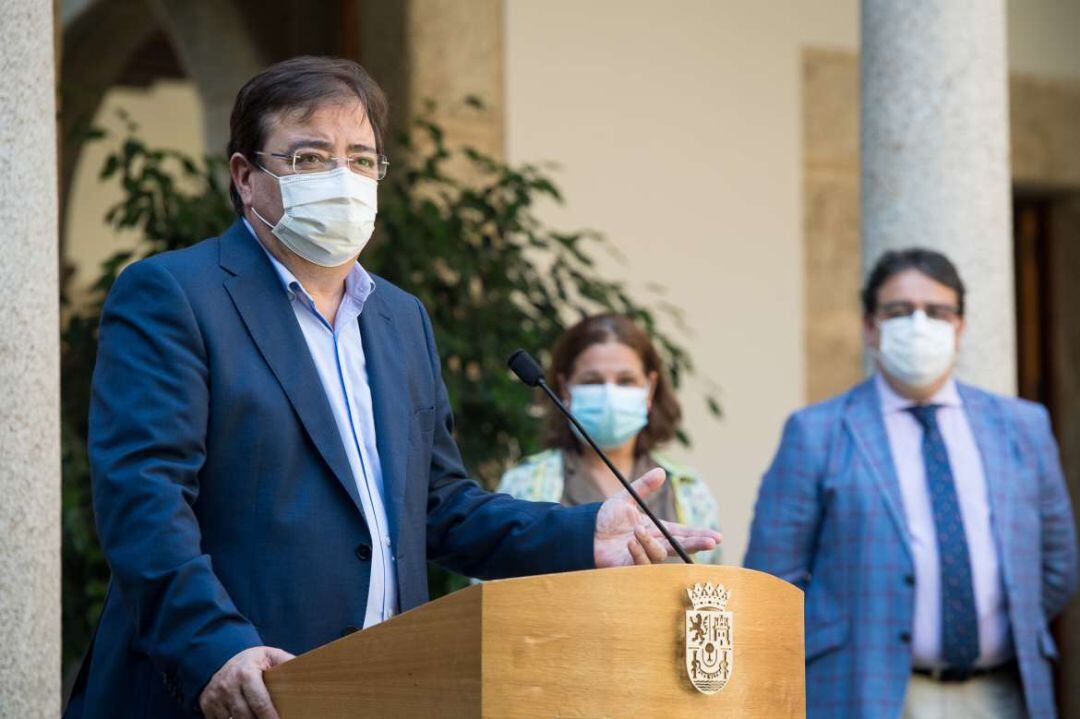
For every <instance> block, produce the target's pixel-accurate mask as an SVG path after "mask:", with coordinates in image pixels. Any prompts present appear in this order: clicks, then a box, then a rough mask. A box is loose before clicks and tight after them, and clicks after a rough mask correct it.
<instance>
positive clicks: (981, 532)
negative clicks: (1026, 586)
mask: <svg viewBox="0 0 1080 719" xmlns="http://www.w3.org/2000/svg"><path fill="white" fill-rule="evenodd" d="M875 383H876V384H877V391H878V395H879V397H880V398H881V410H882V414H883V417H884V420H885V430H886V432H887V434H888V436H889V448H890V449H891V450H892V456H893V462H894V464H895V466H896V474H897V479H898V480H899V482H900V492H901V495H902V496H903V498H904V512H905V514H906V515H907V521H908V529H909V531H910V532H911V552H912V555H913V556H914V558H915V617H914V626H913V627H912V633H911V634H912V636H911V649H912V661H913V663H914V665H915V666H917V667H922V668H926V669H936V668H940V667H943V666H944V662H943V660H942V653H941V570H940V562H939V559H938V545H937V532H936V530H935V528H934V512H933V507H932V503H931V500H930V491H929V489H928V487H927V485H926V470H925V467H924V466H923V455H922V427H920V426H919V423H918V421H917V420H916V419H915V417H913V416H912V414H911V412H909V411H907V409H908V408H909V407H912V406H914V405H915V402H913V401H911V400H909V399H906V398H904V397H901V396H900V395H899V394H897V393H896V392H895V391H894V390H893V389H892V387H890V386H889V384H888V382H886V381H885V380H884V379H883V378H882V377H881V375H880V374H879V375H877V377H876V379H875ZM928 404H936V405H941V407H940V409H938V412H937V421H938V427H939V428H940V429H941V436H942V438H943V439H944V440H945V448H946V451H947V452H948V454H949V465H950V467H951V469H952V474H953V481H954V482H955V483H956V495H957V499H958V500H959V502H960V514H961V515H962V516H963V518H964V534H965V535H966V537H967V544H968V551H969V553H970V557H971V581H972V589H973V590H974V592H975V609H976V611H977V612H978V618H979V648H980V652H979V658H978V660H977V661H976V666H980V667H992V666H996V665H998V664H1002V663H1004V662H1006V661H1008V660H1009V659H1011V658H1012V656H1013V646H1012V639H1011V634H1010V626H1009V614H1008V607H1007V605H1006V603H1005V589H1004V586H1003V584H1002V578H1001V566H1000V562H999V561H998V554H997V547H996V546H995V544H994V531H993V519H994V518H993V517H992V516H991V513H990V499H989V496H988V490H987V486H986V475H985V473H984V471H983V465H982V457H981V456H980V454H979V446H978V444H977V443H976V441H975V434H974V433H973V432H972V430H971V424H970V423H969V422H968V418H967V412H966V410H965V408H964V403H963V400H962V399H961V397H960V392H959V391H958V390H957V387H956V382H955V381H954V380H952V379H950V380H949V381H948V382H947V383H946V384H945V386H944V387H942V388H941V389H940V390H939V391H938V393H937V394H935V395H934V396H933V397H932V398H931V399H930V401H929V402H928Z"/></svg>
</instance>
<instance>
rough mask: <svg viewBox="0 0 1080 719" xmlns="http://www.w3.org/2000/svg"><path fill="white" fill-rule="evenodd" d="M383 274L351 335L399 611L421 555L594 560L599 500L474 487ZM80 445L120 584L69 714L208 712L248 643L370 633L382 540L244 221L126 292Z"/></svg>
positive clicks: (420, 574) (287, 644)
mask: <svg viewBox="0 0 1080 719" xmlns="http://www.w3.org/2000/svg"><path fill="white" fill-rule="evenodd" d="M375 283H376V290H375V292H374V293H373V294H372V295H371V297H370V298H369V299H368V301H367V304H366V305H365V307H364V311H363V313H362V315H361V317H360V328H361V335H362V337H363V342H364V352H365V355H366V360H367V365H368V367H367V369H368V374H369V378H370V383H371V392H372V401H373V405H374V413H375V424H376V433H377V435H378V438H377V439H378V448H379V456H380V458H381V460H382V466H383V472H384V481H385V487H386V497H385V500H386V503H387V512H388V514H389V516H390V523H391V527H390V529H391V537H392V540H393V552H394V557H395V560H396V565H397V580H398V597H399V602H400V608H401V610H403V611H404V610H407V609H410V608H412V607H415V606H417V605H419V604H422V603H423V602H425V601H427V599H428V587H427V562H428V560H429V559H430V560H432V561H435V562H437V563H439V564H440V565H442V566H444V567H447V568H449V569H452V570H455V571H458V572H461V573H462V574H466V575H469V576H475V577H482V578H498V577H506V576H513V575H526V574H537V573H544V572H558V571H564V570H573V569H585V568H590V567H592V566H594V562H593V532H594V528H595V523H596V512H597V508H598V505H585V506H581V507H575V508H569V509H568V508H563V507H559V506H558V505H554V504H547V503H533V502H524V501H520V500H515V499H512V498H510V497H509V496H508V495H504V494H492V493H489V492H486V491H484V490H483V489H481V488H480V487H479V486H478V485H477V484H476V483H474V482H472V481H469V480H468V479H467V475H466V473H465V469H464V467H463V466H462V462H461V457H460V455H459V453H458V449H457V446H456V445H455V443H454V439H453V437H452V431H453V420H452V418H451V416H450V406H449V403H448V400H447V394H446V388H445V386H444V384H443V381H442V377H441V372H440V367H439V356H438V353H437V352H436V349H435V340H434V338H433V336H432V329H431V323H430V320H429V319H428V316H427V313H426V312H425V310H424V308H423V306H422V305H421V303H420V302H419V301H418V300H417V299H416V298H415V297H413V296H412V295H409V294H407V293H406V292H403V291H402V290H400V289H399V288H397V287H395V286H394V285H392V284H391V283H389V282H386V281H385V280H383V279H381V278H378V277H376V278H375ZM466 431H467V430H466ZM89 453H90V461H91V467H92V481H93V497H94V511H95V516H96V521H97V527H98V534H99V537H100V540H101V544H102V548H103V549H104V552H105V556H106V558H107V560H108V563H109V567H110V569H111V571H112V580H111V582H110V586H109V592H108V595H107V598H106V600H105V606H104V609H103V611H102V615H101V618H100V621H99V624H98V627H97V630H96V632H95V638H94V640H93V642H92V644H91V649H90V651H89V652H88V653H87V656H86V658H85V659H84V661H83V666H82V668H81V670H80V673H79V677H78V679H77V681H76V686H75V688H74V690H73V692H72V699H71V701H70V702H69V705H68V709H67V711H66V712H65V716H66V717H69V718H70V719H76V718H85V719H90V718H96V717H101V718H103V719H104V718H105V717H109V718H110V719H117V718H126V717H131V718H135V717H153V719H169V718H171V717H192V716H199V712H198V710H197V705H198V697H199V695H200V693H201V692H202V689H203V688H204V686H205V685H206V683H207V681H209V679H210V678H211V676H213V674H214V673H215V672H216V671H217V670H218V669H219V668H220V667H221V666H222V664H224V663H225V662H226V661H227V660H228V659H229V658H230V657H232V656H233V655H235V654H236V653H238V652H240V651H242V650H244V649H246V648H248V647H253V646H259V645H270V646H276V647H281V648H283V649H285V650H287V651H289V652H292V653H294V654H299V653H301V652H304V651H307V650H310V649H312V648H314V647H317V646H319V645H321V644H325V643H326V642H329V641H331V640H334V639H337V638H339V637H340V636H342V634H343V633H347V632H349V631H352V630H355V628H356V627H359V626H361V625H362V624H363V619H364V611H365V607H366V604H367V588H368V573H369V561H368V557H369V556H370V553H369V552H366V551H365V549H367V548H368V547H369V546H370V543H371V535H370V534H369V533H368V529H367V526H366V525H365V523H364V518H363V514H362V512H361V510H360V501H359V496H358V494H357V491H356V486H355V483H354V480H353V477H352V474H351V472H350V469H349V464H348V461H347V459H346V455H345V450H344V448H343V447H342V445H341V440H340V438H339V435H338V431H337V427H336V425H335V423H334V418H333V416H332V415H331V411H330V406H329V403H328V402H327V400H326V396H325V394H324V392H323V388H322V385H321V383H320V381H319V377H318V374H317V373H316V369H315V365H314V363H313V362H312V360H311V357H310V355H309V354H308V352H307V345H306V343H305V341H304V337H303V335H302V333H301V331H300V328H299V326H298V325H297V323H296V318H295V317H294V315H293V311H292V308H291V307H290V306H289V302H288V299H287V297H286V295H285V293H284V292H283V291H282V288H281V284H280V280H279V279H278V277H277V275H276V274H275V273H274V269H273V267H272V265H271V264H270V261H269V260H268V259H267V257H266V256H265V254H264V252H263V250H262V249H261V248H260V247H259V246H258V244H257V241H256V240H255V239H254V238H253V237H252V236H251V234H250V233H249V232H248V231H247V229H246V228H245V227H244V226H243V224H242V223H240V222H236V223H235V224H233V226H232V227H231V228H230V229H229V230H228V231H227V232H226V233H225V234H223V235H221V236H220V237H217V238H213V239H209V240H206V241H204V242H201V243H199V244H198V245H195V246H193V247H190V248H188V249H184V250H180V251H177V252H171V253H166V254H162V255H157V256H155V257H153V258H150V259H147V260H143V261H141V262H138V263H135V264H133V265H132V266H131V267H129V268H128V269H127V270H125V271H124V272H123V273H122V274H121V276H120V277H119V279H118V280H117V282H116V284H115V286H114V287H113V289H112V291H111V292H110V293H109V296H108V299H107V301H106V302H105V307H104V310H103V312H102V318H101V333H100V344H99V348H98V360H97V366H96V368H95V370H94V379H93V392H92V400H91V410H90V436H89Z"/></svg>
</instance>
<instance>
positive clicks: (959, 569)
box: [909, 404, 979, 669]
mask: <svg viewBox="0 0 1080 719" xmlns="http://www.w3.org/2000/svg"><path fill="white" fill-rule="evenodd" d="M938 406H939V405H934V404H931V405H920V406H917V407H911V408H909V411H910V412H911V414H912V415H914V417H915V419H916V420H918V422H919V424H920V425H922V428H923V439H922V452H923V464H924V465H925V467H926V485H927V487H928V488H929V490H930V501H931V504H932V505H933V511H934V529H935V530H936V533H937V545H938V561H939V566H940V570H941V653H942V657H943V659H944V660H945V664H946V665H947V666H948V667H950V668H954V669H966V668H968V667H970V666H971V665H972V664H974V663H975V660H976V659H977V658H978V657H979V620H978V615H977V613H976V611H975V591H974V589H973V588H972V583H971V558H970V556H969V554H968V545H967V537H966V536H965V535H964V518H963V516H961V514H960V501H959V499H958V498H957V495H956V483H955V482H953V474H952V469H951V467H950V466H949V454H948V451H947V450H946V449H945V440H944V439H943V438H942V436H941V431H940V430H939V429H938V423H937V410H938Z"/></svg>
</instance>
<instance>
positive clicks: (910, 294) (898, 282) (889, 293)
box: [879, 269, 957, 301]
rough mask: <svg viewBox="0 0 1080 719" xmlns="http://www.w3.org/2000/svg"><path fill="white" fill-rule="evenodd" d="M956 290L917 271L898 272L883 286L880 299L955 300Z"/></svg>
mask: <svg viewBox="0 0 1080 719" xmlns="http://www.w3.org/2000/svg"><path fill="white" fill-rule="evenodd" d="M956 296H957V293H956V290H954V289H953V288H952V287H949V286H948V285H946V284H944V283H942V282H939V281H938V280H935V279H934V278H933V277H931V276H929V275H927V274H925V273H923V272H920V271H919V270H917V269H907V270H904V271H903V272H897V273H896V274H895V275H892V276H891V277H889V278H888V279H887V280H885V282H884V283H883V284H882V285H881V289H880V291H879V297H881V299H883V300H884V299H889V300H904V299H909V298H910V299H933V298H943V299H948V300H950V301H951V300H955V299H956Z"/></svg>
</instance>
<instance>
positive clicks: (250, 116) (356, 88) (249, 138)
mask: <svg viewBox="0 0 1080 719" xmlns="http://www.w3.org/2000/svg"><path fill="white" fill-rule="evenodd" d="M351 98H356V99H357V100H359V101H360V104H361V105H362V106H363V108H364V112H365V113H366V114H367V119H368V122H370V123H371V128H372V130H374V132H375V145H376V147H377V148H378V149H379V150H380V151H382V146H383V145H382V131H383V128H385V127H386V114H387V104H386V95H384V94H383V91H382V89H381V88H380V87H379V86H378V85H377V84H376V83H375V81H374V80H372V79H371V76H370V75H368V74H367V71H366V70H365V69H364V68H362V67H360V65H358V64H357V63H355V62H353V61H352V60H346V59H344V58H336V57H312V56H309V55H304V56H301V57H294V58H291V59H289V60H284V61H282V62H279V63H275V64H274V65H271V66H270V67H268V68H266V69H265V70H263V71H262V72H260V73H259V74H258V75H256V76H255V77H253V78H251V79H250V80H248V81H247V82H246V83H244V86H243V87H242V88H240V92H238V93H236V101H235V102H234V103H233V109H232V117H231V118H230V120H229V144H228V147H227V148H226V155H227V156H228V157H232V156H233V153H237V152H239V153H240V154H241V155H243V156H244V157H246V158H247V159H248V160H252V161H254V158H255V152H256V151H260V150H262V146H263V142H265V141H266V134H267V124H266V123H267V120H268V119H269V118H270V116H271V115H273V114H275V113H281V112H299V113H301V116H302V117H304V118H306V117H308V116H310V114H311V113H312V112H314V111H315V109H316V108H317V107H318V106H319V105H321V104H323V103H325V102H327V101H332V100H342V99H351ZM229 197H230V198H232V203H233V208H234V209H235V210H236V213H237V214H241V213H243V210H244V207H243V204H241V202H240V194H239V193H238V192H237V191H236V187H235V186H233V185H230V186H229Z"/></svg>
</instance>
